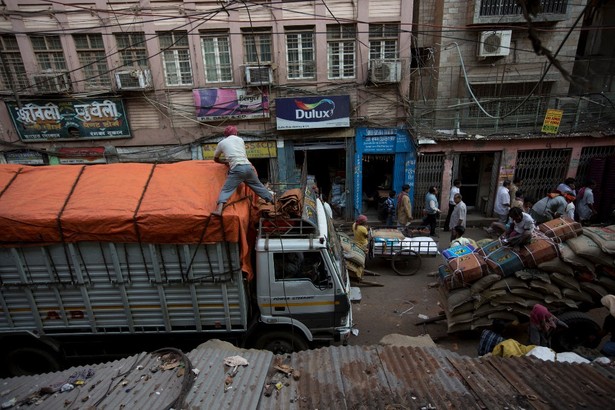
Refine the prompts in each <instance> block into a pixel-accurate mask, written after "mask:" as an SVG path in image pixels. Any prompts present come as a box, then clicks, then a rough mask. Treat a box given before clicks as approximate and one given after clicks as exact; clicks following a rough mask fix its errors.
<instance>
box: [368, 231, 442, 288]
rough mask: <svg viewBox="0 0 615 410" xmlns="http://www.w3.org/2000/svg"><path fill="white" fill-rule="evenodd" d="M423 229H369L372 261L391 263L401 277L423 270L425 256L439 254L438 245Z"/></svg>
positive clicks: (369, 250) (369, 253) (369, 254)
mask: <svg viewBox="0 0 615 410" xmlns="http://www.w3.org/2000/svg"><path fill="white" fill-rule="evenodd" d="M426 233H427V234H428V233H429V230H428V229H427V231H425V230H424V229H421V227H418V228H417V227H414V228H412V227H401V226H400V227H390V226H386V227H385V226H382V227H371V228H370V229H369V244H368V246H369V249H368V256H369V258H370V259H376V258H384V259H387V260H390V261H391V268H393V271H394V272H395V273H397V274H398V275H400V276H411V275H414V274H415V273H417V272H418V271H419V269H420V268H421V264H422V260H421V258H422V257H423V256H436V255H438V254H439V251H438V243H437V242H436V241H434V240H433V239H432V238H430V237H429V236H426Z"/></svg>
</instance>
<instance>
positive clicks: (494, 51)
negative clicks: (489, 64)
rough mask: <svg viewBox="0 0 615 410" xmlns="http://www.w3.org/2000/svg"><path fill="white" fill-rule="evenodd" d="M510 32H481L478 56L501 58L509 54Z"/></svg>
mask: <svg viewBox="0 0 615 410" xmlns="http://www.w3.org/2000/svg"><path fill="white" fill-rule="evenodd" d="M511 38H512V30H496V31H483V32H481V33H480V38H479V43H478V56H479V57H482V58H485V57H503V56H507V55H509V54H510V40H511Z"/></svg>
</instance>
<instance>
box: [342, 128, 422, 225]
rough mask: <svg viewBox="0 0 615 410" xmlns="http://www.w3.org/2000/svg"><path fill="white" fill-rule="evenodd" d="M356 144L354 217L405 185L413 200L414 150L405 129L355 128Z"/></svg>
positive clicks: (374, 207) (372, 207)
mask: <svg viewBox="0 0 615 410" xmlns="http://www.w3.org/2000/svg"><path fill="white" fill-rule="evenodd" d="M355 141H356V144H355V154H354V175H353V181H354V190H353V191H354V192H353V203H352V206H353V210H354V215H353V216H357V215H359V214H361V213H365V212H368V211H369V210H370V209H376V208H377V206H378V203H379V202H380V201H382V200H384V199H385V198H386V197H387V196H388V195H389V192H390V191H395V192H396V193H399V192H400V191H401V187H402V185H404V184H408V185H410V193H409V194H410V197H411V198H412V197H413V195H414V173H415V169H416V149H415V146H414V144H413V142H412V139H411V137H410V134H409V133H408V131H407V130H404V129H396V128H357V130H356V139H355Z"/></svg>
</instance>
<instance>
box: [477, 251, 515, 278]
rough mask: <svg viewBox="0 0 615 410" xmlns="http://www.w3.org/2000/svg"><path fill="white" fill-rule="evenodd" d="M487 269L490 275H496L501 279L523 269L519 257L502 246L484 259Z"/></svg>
mask: <svg viewBox="0 0 615 410" xmlns="http://www.w3.org/2000/svg"><path fill="white" fill-rule="evenodd" d="M485 262H486V264H487V268H488V269H489V272H491V273H497V274H499V275H501V276H502V277H508V276H512V275H514V274H515V272H517V271H518V270H520V269H523V261H522V260H521V257H520V256H519V255H518V254H517V253H516V252H515V251H514V250H513V249H512V248H509V247H507V246H503V247H501V248H499V249H497V250H495V251H493V252H491V253H489V254H488V255H487V256H486V257H485Z"/></svg>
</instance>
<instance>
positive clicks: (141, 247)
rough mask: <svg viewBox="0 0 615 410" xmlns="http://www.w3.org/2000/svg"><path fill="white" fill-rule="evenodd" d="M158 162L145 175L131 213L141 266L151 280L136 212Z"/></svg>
mask: <svg viewBox="0 0 615 410" xmlns="http://www.w3.org/2000/svg"><path fill="white" fill-rule="evenodd" d="M156 166H158V164H157V163H156V164H154V165H153V166H152V169H151V170H150V172H149V175H148V177H147V181H146V182H145V185H144V186H143V191H142V192H141V197H140V198H139V201H138V202H137V207H136V208H135V212H134V213H133V214H132V221H133V224H134V226H135V233H136V234H137V241H138V242H139V249H140V250H141V258H142V259H143V267H144V268H145V274H146V275H147V280H148V281H151V279H150V276H149V269H148V268H147V261H146V260H145V252H144V251H143V243H142V241H141V231H140V230H139V224H138V223H137V214H138V213H139V209H140V208H141V204H142V203H143V198H144V197H145V192H146V191H147V187H148V186H149V183H150V181H151V180H152V176H154V170H155V169H156Z"/></svg>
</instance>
